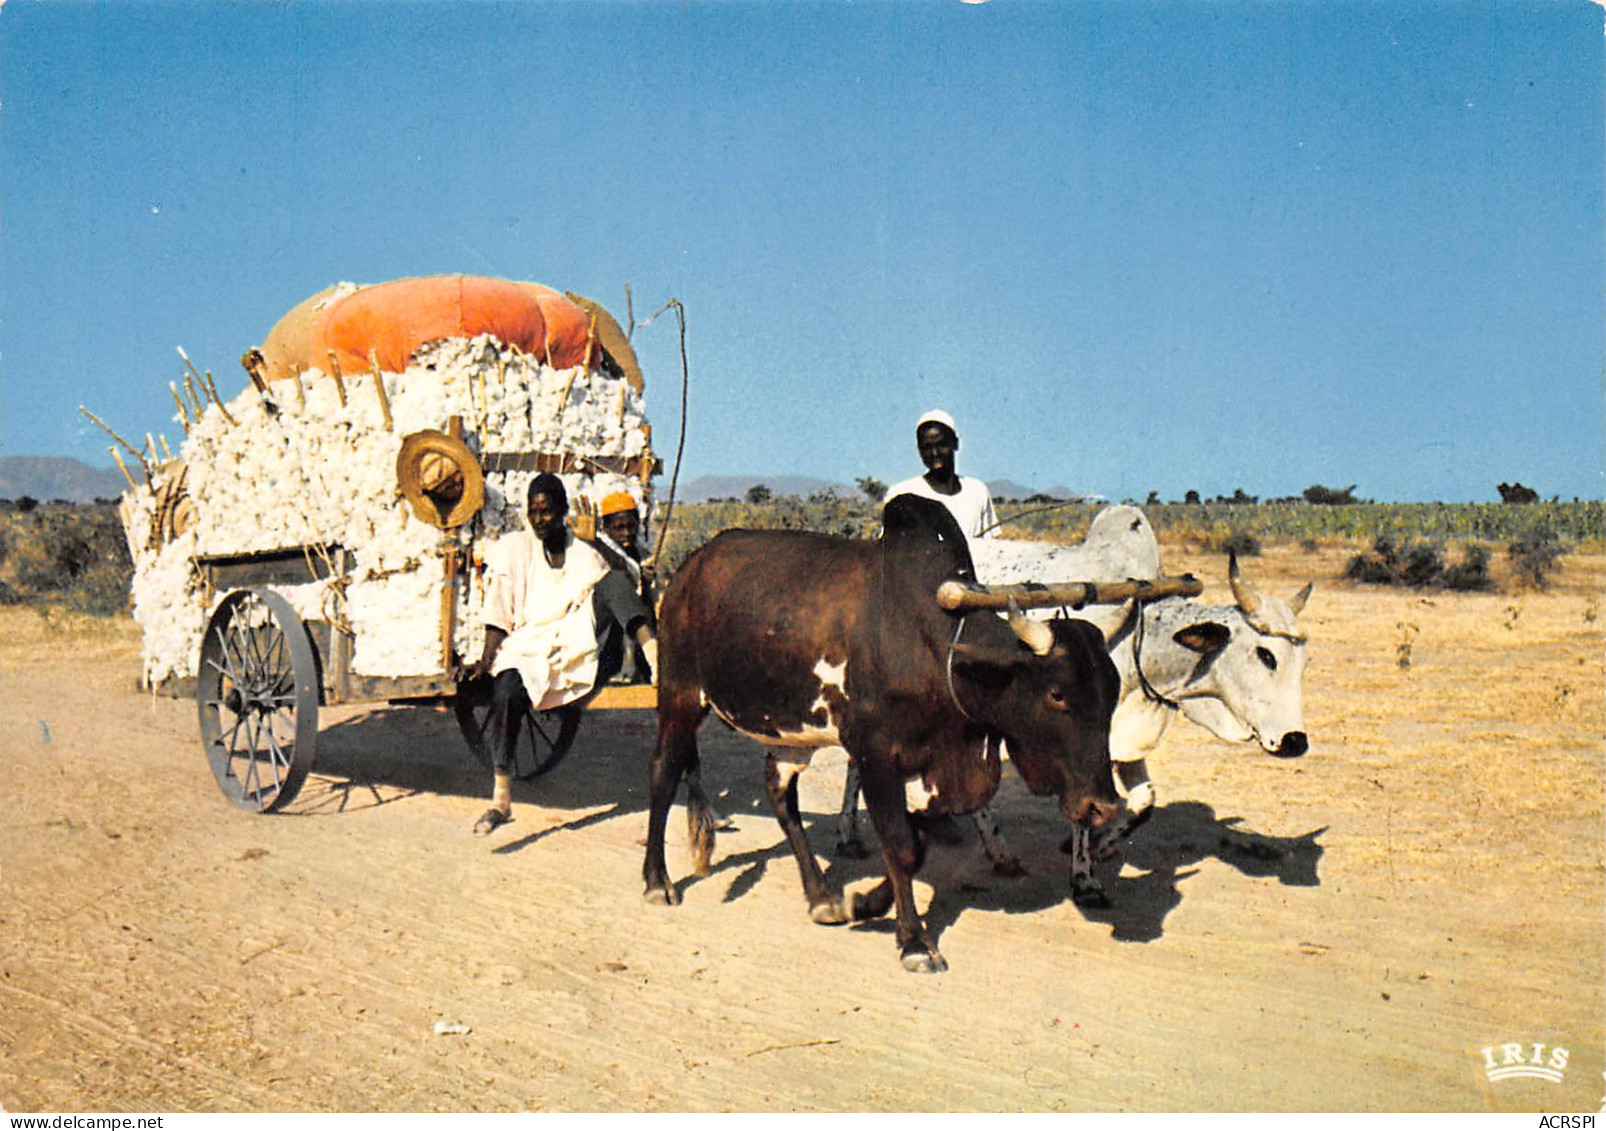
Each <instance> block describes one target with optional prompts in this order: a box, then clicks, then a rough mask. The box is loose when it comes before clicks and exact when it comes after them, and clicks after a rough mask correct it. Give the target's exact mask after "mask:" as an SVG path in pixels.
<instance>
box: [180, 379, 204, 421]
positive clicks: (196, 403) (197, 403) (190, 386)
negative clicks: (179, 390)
mask: <svg viewBox="0 0 1606 1131" xmlns="http://www.w3.org/2000/svg"><path fill="white" fill-rule="evenodd" d="M184 391H185V392H186V393H188V394H189V397H190V405H191V407H193V408H194V409H195V419H196V420H200V419H201V414H202V413H203V412H205V411H206V404H207V401H208V400H210V394H207V393H205V391H204V390H203V391H202V392H196V390H195V382H193V381H191V380H190V375H189V374H188V373H186V374H184Z"/></svg>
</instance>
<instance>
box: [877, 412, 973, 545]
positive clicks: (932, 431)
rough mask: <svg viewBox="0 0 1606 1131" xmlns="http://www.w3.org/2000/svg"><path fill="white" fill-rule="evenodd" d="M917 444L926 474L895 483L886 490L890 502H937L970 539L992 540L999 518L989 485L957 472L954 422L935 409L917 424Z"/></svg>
mask: <svg viewBox="0 0 1606 1131" xmlns="http://www.w3.org/2000/svg"><path fill="white" fill-rule="evenodd" d="M915 444H916V445H917V446H918V447H919V449H920V462H921V463H923V464H925V465H926V473H925V474H924V475H917V476H915V477H914V478H913V479H905V480H904V481H903V482H902V483H894V484H893V485H892V486H891V487H890V488H888V489H887V498H888V499H889V500H890V499H894V498H896V497H897V496H899V495H919V496H921V497H922V498H926V499H935V500H937V502H939V503H941V504H943V506H945V507H947V508H948V510H949V512H950V513H951V514H952V515H953V516H954V520H955V521H956V522H958V523H959V529H960V530H962V531H964V532H965V536H966V537H967V538H991V537H992V536H993V533H994V530H993V528H994V527H995V526H997V525H998V516H997V515H996V514H994V513H993V499H992V496H991V495H990V494H988V491H987V484H985V483H983V482H982V481H981V480H980V479H972V478H970V477H969V476H964V475H960V474H959V473H958V472H957V471H956V470H955V457H956V456H957V454H958V452H959V429H958V428H956V427H955V426H954V418H953V417H951V416H949V415H948V414H947V413H946V412H943V411H942V410H941V409H932V410H931V411H930V412H928V413H926V414H925V415H924V416H922V417H921V418H920V419H919V420H917V421H915Z"/></svg>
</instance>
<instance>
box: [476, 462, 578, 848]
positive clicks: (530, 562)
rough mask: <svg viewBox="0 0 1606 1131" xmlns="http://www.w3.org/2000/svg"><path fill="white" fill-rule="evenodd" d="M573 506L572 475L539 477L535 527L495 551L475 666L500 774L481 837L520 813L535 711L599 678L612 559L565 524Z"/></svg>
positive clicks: (488, 558) (568, 699)
mask: <svg viewBox="0 0 1606 1131" xmlns="http://www.w3.org/2000/svg"><path fill="white" fill-rule="evenodd" d="M568 510H569V500H568V493H567V492H566V491H565V490H564V487H563V481H562V480H561V479H559V478H558V477H557V476H555V475H551V474H547V473H543V474H541V475H538V476H536V477H535V478H534V479H532V480H531V481H530V490H529V496H528V503H527V507H526V511H525V514H526V516H527V517H528V519H529V528H528V529H526V530H518V531H515V532H514V533H512V534H509V535H507V536H505V537H503V538H500V539H498V540H497V541H496V542H495V543H493V544H492V545H491V546H490V547H489V548H488V549H487V550H486V553H485V606H484V617H485V650H484V652H483V653H482V654H481V656H480V659H479V662H478V663H476V664H474V665H473V666H471V667H470V668H469V669H468V671H467V672H466V673H465V675H466V677H467V678H469V679H475V678H479V677H480V676H484V675H489V676H491V677H492V693H491V714H490V718H489V720H488V723H487V726H486V732H485V734H486V741H487V745H488V747H489V749H490V754H491V764H492V767H493V770H494V772H495V775H496V780H495V785H494V787H493V791H492V794H491V807H490V808H489V809H487V810H486V811H485V814H484V815H483V816H482V817H480V819H479V820H478V821H477V822H476V823H475V825H474V831H475V833H477V834H480V835H484V834H486V833H490V832H493V831H494V830H495V829H497V828H498V827H500V826H501V825H505V824H507V822H508V821H510V820H512V819H513V790H512V769H513V754H514V750H515V748H516V746H517V743H518V737H519V724H520V720H522V719H523V717H524V714H525V711H526V710H528V709H529V707H530V706H531V705H532V704H533V705H534V707H535V709H536V710H538V711H547V710H551V709H552V708H554V707H561V706H563V705H564V704H566V703H572V702H574V701H575V700H577V699H581V698H584V697H585V696H586V695H587V694H588V693H589V692H590V691H591V688H592V686H593V685H594V684H595V683H596V679H597V629H596V618H595V614H594V612H593V609H592V600H591V597H592V592H593V591H594V590H595V589H596V587H597V584H598V582H600V581H601V580H602V579H603V578H604V577H606V576H607V574H608V563H607V562H605V561H604V560H603V558H602V555H601V554H599V553H597V551H595V550H593V549H592V548H591V547H590V546H588V545H586V543H585V542H582V541H580V540H579V539H577V538H575V536H574V535H573V534H572V533H571V532H570V531H569V529H568V527H567V526H565V525H564V521H563V520H564V517H565V516H566V515H567V514H568Z"/></svg>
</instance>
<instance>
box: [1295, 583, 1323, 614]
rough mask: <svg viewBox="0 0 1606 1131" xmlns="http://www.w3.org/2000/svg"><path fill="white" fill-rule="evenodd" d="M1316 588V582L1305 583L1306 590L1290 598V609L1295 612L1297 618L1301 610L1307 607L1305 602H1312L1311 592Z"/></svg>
mask: <svg viewBox="0 0 1606 1131" xmlns="http://www.w3.org/2000/svg"><path fill="white" fill-rule="evenodd" d="M1315 588H1316V583H1315V582H1314V581H1307V582H1306V583H1305V588H1303V589H1301V590H1300V591H1299V592H1298V593H1295V594H1294V595H1293V596H1292V597H1290V598H1288V607H1289V608H1290V609H1292V610H1294V615H1295V616H1296V617H1297V616H1298V615H1299V613H1300V610H1302V609H1303V608H1304V607H1305V602H1306V601H1308V600H1310V595H1311V591H1312V590H1314V589H1315Z"/></svg>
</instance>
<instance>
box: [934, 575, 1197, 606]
mask: <svg viewBox="0 0 1606 1131" xmlns="http://www.w3.org/2000/svg"><path fill="white" fill-rule="evenodd" d="M1203 592H1204V582H1202V581H1200V580H1199V579H1198V578H1196V577H1194V576H1193V575H1192V574H1184V575H1183V576H1181V577H1159V578H1156V579H1154V580H1153V581H1136V580H1128V581H1065V582H1061V583H1059V584H1057V585H1036V584H1032V583H1027V584H1025V585H998V586H994V587H992V588H988V587H987V586H985V585H972V584H966V583H965V582H963V581H952V580H950V581H944V582H943V583H942V584H941V585H939V586H937V604H939V605H941V606H942V607H943V608H944V609H947V610H948V611H949V612H953V611H955V610H957V609H997V610H998V611H999V612H1003V611H1004V610H1005V609H1007V608H1009V605H1010V602H1011V601H1013V602H1014V603H1015V604H1016V605H1017V606H1018V607H1020V608H1022V609H1047V608H1052V607H1053V606H1055V605H1068V606H1069V607H1071V608H1073V609H1080V608H1081V607H1082V606H1084V605H1119V604H1120V603H1121V602H1122V601H1133V600H1136V601H1158V600H1160V598H1162V597H1197V596H1198V595H1199V594H1200V593H1203Z"/></svg>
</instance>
